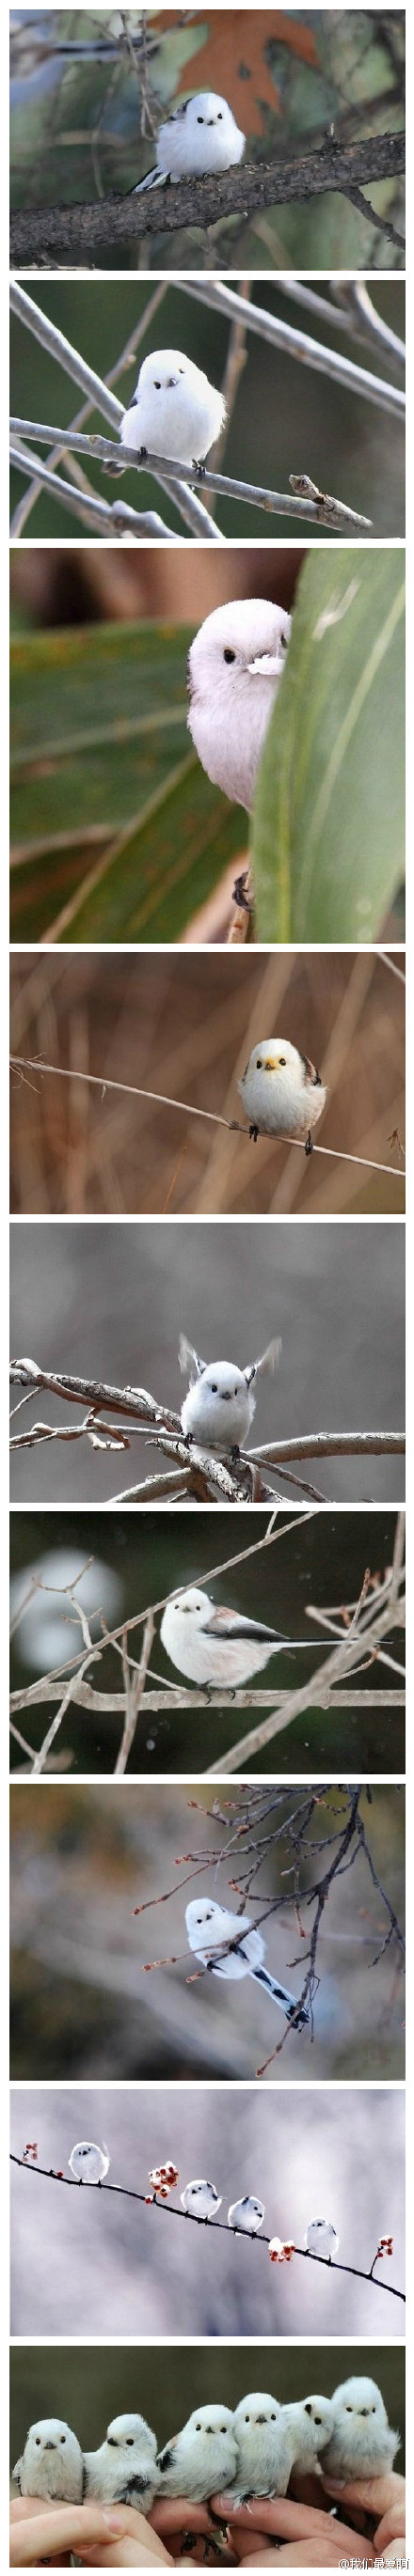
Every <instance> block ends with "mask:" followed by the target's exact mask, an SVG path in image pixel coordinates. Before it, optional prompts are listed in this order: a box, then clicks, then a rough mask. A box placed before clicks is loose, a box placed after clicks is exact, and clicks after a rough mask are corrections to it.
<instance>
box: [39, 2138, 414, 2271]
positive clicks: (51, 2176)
mask: <svg viewBox="0 0 414 2576" xmlns="http://www.w3.org/2000/svg"><path fill="white" fill-rule="evenodd" d="M10 2163H11V2164H12V2165H19V2167H20V2170H21V2171H22V2172H24V2173H34V2174H42V2175H43V2177H44V2179H45V2180H46V2182H59V2183H64V2184H65V2187H66V2189H67V2190H69V2191H83V2192H84V2191H85V2189H88V2188H90V2186H88V2185H87V2184H86V2185H85V2184H84V2183H82V2181H81V2180H80V2181H79V2182H77V2181H76V2176H75V2175H74V2174H63V2173H56V2172H55V2171H54V2169H53V2166H50V2165H39V2164H38V2162H37V2160H36V2163H33V2162H32V2159H31V2157H30V2156H28V2155H27V2156H16V2155H15V2154H13V2152H11V2154H10ZM95 2188H96V2189H97V2190H99V2191H100V2192H101V2193H102V2192H104V2191H110V2192H112V2194H113V2195H114V2196H115V2198H117V2199H118V2200H135V2201H139V2202H140V2203H141V2206H142V2208H143V2209H147V2208H148V2206H150V2208H151V2209H154V2208H155V2209H161V2210H164V2211H165V2212H168V2211H169V2214H170V2218H182V2219H184V2224H185V2225H186V2224H187V2219H189V2221H190V2226H194V2227H205V2223H206V2222H205V2219H204V2218H198V2217H197V2212H196V2210H191V2209H189V2210H185V2209H179V2208H177V2207H176V2206H175V2204H174V2202H173V2201H171V2200H164V2201H163V2200H158V2198H157V2193H156V2192H155V2191H154V2192H152V2193H149V2192H145V2191H135V2190H134V2189H133V2188H132V2186H131V2185H129V2184H128V2183H122V2182H101V2183H98V2184H97V2185H96V2186H95ZM212 2226H213V2227H214V2228H215V2229H219V2232H220V2235H224V2236H233V2237H234V2241H235V2242H236V2241H237V2244H240V2237H241V2231H240V2233H239V2234H238V2233H237V2228H234V2227H229V2223H228V2219H225V2218H214V2219H213V2220H212V2221H209V2228H210V2233H211V2228H212ZM243 2234H244V2235H245V2236H249V2238H250V2241H251V2243H252V2244H253V2243H254V2244H255V2245H267V2246H269V2245H270V2244H271V2241H272V2240H271V2237H270V2236H264V2235H263V2233H262V2230H261V2231H260V2236H258V2234H257V2232H254V2231H253V2229H250V2230H249V2228H244V2230H243ZM293 2253H294V2254H297V2255H298V2256H299V2258H300V2260H301V2262H304V2263H319V2264H321V2265H322V2269H323V2271H324V2272H347V2273H349V2275H350V2276H351V2277H352V2279H353V2280H355V2281H372V2282H373V2284H374V2289H375V2288H376V2289H377V2290H387V2291H388V2294H389V2297H390V2298H392V2299H401V2300H402V2302H403V2306H404V2307H405V2292H404V2290H397V2289H395V2287H394V2284H393V2282H391V2281H383V2280H379V2278H378V2274H376V2273H375V2272H374V2271H373V2269H372V2265H371V2266H370V2269H369V2271H368V2272H363V2271H361V2270H360V2268H359V2265H358V2264H356V2263H338V2262H337V2261H336V2260H335V2258H334V2260H333V2261H332V2262H330V2261H329V2260H328V2258H327V2256H326V2255H324V2254H310V2253H309V2251H308V2248H307V2247H306V2246H304V2245H294V2246H293ZM377 2261H378V2252H377V2254H376V2255H374V2263H375V2262H377Z"/></svg>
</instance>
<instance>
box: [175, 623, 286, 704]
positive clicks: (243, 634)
mask: <svg viewBox="0 0 414 2576" xmlns="http://www.w3.org/2000/svg"><path fill="white" fill-rule="evenodd" d="M290 633H291V619H290V617H288V614H287V610H286V609H285V608H277V607H276V606H275V605H274V602H273V600H270V599H234V600H229V603H228V605H226V606H222V607H221V608H213V609H212V610H211V613H210V616H209V617H205V619H204V625H203V626H200V628H199V632H198V635H195V637H194V642H193V644H191V645H190V652H189V657H188V685H189V691H190V697H191V698H193V697H194V698H197V697H202V698H204V697H206V698H207V699H208V700H209V701H210V702H211V701H212V700H214V697H215V695H216V693H218V692H220V695H221V697H223V695H224V701H226V699H227V700H228V704H229V707H230V706H234V705H235V704H237V700H238V698H239V697H240V698H241V702H242V704H243V703H244V701H245V692H246V682H247V683H248V682H249V681H250V683H251V689H252V690H253V689H254V684H255V683H256V685H259V684H260V680H261V679H262V680H266V681H267V682H269V680H270V681H273V682H275V681H277V680H280V679H281V675H282V671H283V669H284V665H285V661H286V654H287V649H288V644H289V638H290Z"/></svg>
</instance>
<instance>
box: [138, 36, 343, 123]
mask: <svg viewBox="0 0 414 2576" xmlns="http://www.w3.org/2000/svg"><path fill="white" fill-rule="evenodd" d="M188 23H189V24H190V25H191V26H192V27H194V26H197V24H198V25H199V26H201V25H205V19H204V14H203V13H202V12H201V11H200V10H193V11H192V12H191V16H190V18H189V21H188ZM153 25H154V27H155V28H157V27H160V28H161V27H162V28H164V27H169V28H170V27H171V16H170V11H169V10H167V9H160V10H159V11H158V12H157V17H156V18H155V19H154V20H153ZM272 37H273V38H274V40H275V41H277V43H278V44H283V45H286V46H288V48H289V50H290V52H291V53H293V54H296V55H297V56H298V58H299V60H300V62H305V63H310V64H312V65H313V67H315V64H316V63H317V52H316V46H315V39H314V36H313V34H312V29H311V28H310V27H308V26H306V24H305V22H304V20H303V19H298V20H296V22H294V21H293V20H292V18H291V16H290V15H289V12H288V11H287V10H285V9H254V10H253V9H252V10H250V9H249V10H247V9H220V10H217V12H215V13H214V17H213V19H212V21H211V23H210V32H209V35H208V36H207V37H206V41H205V44H204V45H202V46H201V47H200V52H199V53H198V54H196V55H195V56H194V55H193V57H192V63H193V69H194V79H195V78H196V79H197V88H200V89H201V88H203V89H204V88H209V89H215V90H217V91H218V92H219V95H220V96H221V97H222V98H227V99H228V102H229V106H230V107H232V109H233V115H234V116H236V117H237V119H238V122H239V124H240V125H241V126H242V127H243V132H244V133H245V134H263V129H264V120H263V113H262V110H263V108H264V107H271V108H272V109H273V114H275V111H276V112H278V110H279V109H280V97H279V92H278V90H277V87H276V82H275V81H274V80H273V79H272V74H271V72H270V71H269V66H268V63H267V62H266V57H265V46H266V45H268V44H269V42H270V39H271V38H272ZM187 88H188V76H187V68H186V66H185V64H184V65H183V69H182V71H181V73H180V79H179V82H178V91H180V90H186V89H187Z"/></svg>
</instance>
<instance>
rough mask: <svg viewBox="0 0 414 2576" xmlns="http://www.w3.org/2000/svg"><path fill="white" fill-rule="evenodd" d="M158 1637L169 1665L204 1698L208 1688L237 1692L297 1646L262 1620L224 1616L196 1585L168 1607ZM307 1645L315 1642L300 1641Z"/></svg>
mask: <svg viewBox="0 0 414 2576" xmlns="http://www.w3.org/2000/svg"><path fill="white" fill-rule="evenodd" d="M160 1634H161V1637H162V1642H163V1646H165V1652H166V1654H167V1655H169V1656H170V1661H171V1663H172V1664H176V1665H177V1667H178V1671H179V1672H180V1673H185V1675H186V1679H187V1681H191V1682H196V1683H198V1685H199V1688H200V1690H206V1691H207V1694H208V1695H209V1693H210V1691H211V1689H212V1687H213V1685H215V1687H216V1689H220V1688H222V1689H223V1690H230V1691H235V1690H237V1689H238V1688H240V1689H241V1688H242V1685H243V1682H246V1681H248V1679H249V1674H250V1673H261V1672H263V1671H264V1666H265V1664H268V1663H269V1658H270V1656H271V1655H276V1654H277V1653H278V1652H282V1651H283V1652H285V1651H287V1649H288V1648H292V1649H293V1648H296V1647H300V1646H301V1643H302V1640H301V1639H300V1638H299V1637H283V1636H281V1634H280V1631H279V1630H278V1629H277V1628H266V1626H265V1623H264V1621H262V1620H261V1619H244V1618H243V1616H242V1613H241V1612H240V1611H238V1610H225V1609H224V1608H223V1605H222V1603H221V1602H219V1603H216V1602H215V1601H211V1600H210V1594H209V1593H208V1592H199V1591H198V1589H197V1587H196V1585H195V1584H192V1585H190V1586H189V1590H188V1592H177V1593H174V1594H173V1596H172V1599H171V1601H167V1604H166V1608H165V1610H164V1612H163V1617H162V1620H161V1631H160ZM311 1642H312V1646H313V1647H314V1644H315V1640H314V1638H312V1640H310V1639H309V1638H306V1639H305V1640H304V1643H305V1646H309V1644H310V1643H311Z"/></svg>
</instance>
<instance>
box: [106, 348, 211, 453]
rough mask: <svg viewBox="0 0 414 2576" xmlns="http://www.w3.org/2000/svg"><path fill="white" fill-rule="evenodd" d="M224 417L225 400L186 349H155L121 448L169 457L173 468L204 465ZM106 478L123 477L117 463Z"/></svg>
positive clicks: (145, 364) (127, 414)
mask: <svg viewBox="0 0 414 2576" xmlns="http://www.w3.org/2000/svg"><path fill="white" fill-rule="evenodd" d="M225 418H226V405H225V402H224V399H223V395H222V394H220V393H219V392H218V389H217V386H216V385H211V384H210V383H209V378H208V376H206V375H204V370H203V368H202V367H196V365H195V361H194V359H193V358H187V357H186V356H185V354H184V351H183V350H182V349H154V350H152V352H151V356H150V357H148V358H143V361H142V367H140V371H139V376H138V383H137V388H136V392H135V394H133V398H132V402H131V403H130V404H129V406H128V410H127V411H124V413H123V417H122V420H121V427H120V433H119V435H120V445H121V448H122V447H127V448H133V449H134V452H135V453H136V455H137V456H139V457H140V458H141V459H142V458H143V457H145V456H146V455H149V456H164V457H168V458H169V460H170V463H171V464H172V465H193V466H194V467H195V468H196V467H197V466H200V465H202V464H203V462H204V458H205V457H206V456H207V455H208V451H209V448H210V447H212V446H213V440H215V439H216V438H218V437H219V434H220V430H221V429H223V427H224V422H225ZM105 473H113V474H123V473H125V466H123V465H122V464H121V463H120V461H119V458H118V457H116V458H114V460H113V461H112V460H111V463H110V465H106V466H105Z"/></svg>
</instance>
